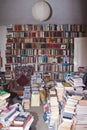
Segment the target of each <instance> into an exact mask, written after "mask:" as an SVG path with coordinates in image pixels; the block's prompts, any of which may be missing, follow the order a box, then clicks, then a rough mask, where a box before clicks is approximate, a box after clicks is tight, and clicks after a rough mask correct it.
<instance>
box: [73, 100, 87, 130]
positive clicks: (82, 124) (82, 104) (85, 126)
mask: <svg viewBox="0 0 87 130" xmlns="http://www.w3.org/2000/svg"><path fill="white" fill-rule="evenodd" d="M76 113H77V115H76V128H75V130H80V129H81V130H87V100H80V101H79V103H78V105H77V109H76Z"/></svg>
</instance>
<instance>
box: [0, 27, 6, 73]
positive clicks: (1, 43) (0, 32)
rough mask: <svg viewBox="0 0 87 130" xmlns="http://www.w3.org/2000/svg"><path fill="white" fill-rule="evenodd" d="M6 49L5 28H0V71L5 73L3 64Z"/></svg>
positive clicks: (4, 62)
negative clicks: (1, 64) (0, 65)
mask: <svg viewBox="0 0 87 130" xmlns="http://www.w3.org/2000/svg"><path fill="white" fill-rule="evenodd" d="M5 48H6V26H0V51H1V57H3V59H2V62H3V67H1V71H5V64H6V58H5V50H6V49H5Z"/></svg>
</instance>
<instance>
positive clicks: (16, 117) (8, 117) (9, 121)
mask: <svg viewBox="0 0 87 130" xmlns="http://www.w3.org/2000/svg"><path fill="white" fill-rule="evenodd" d="M33 120H34V117H33V116H32V114H31V113H30V112H24V110H23V108H22V106H21V104H19V103H16V104H13V105H10V106H8V107H7V108H5V109H3V111H2V112H1V113H0V123H1V125H2V126H3V128H4V127H8V128H9V130H28V129H29V128H30V127H31V125H32V122H33ZM1 125H0V126H1Z"/></svg>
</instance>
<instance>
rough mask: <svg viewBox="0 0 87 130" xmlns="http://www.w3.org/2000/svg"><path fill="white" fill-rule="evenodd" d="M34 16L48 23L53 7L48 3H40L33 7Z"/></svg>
mask: <svg viewBox="0 0 87 130" xmlns="http://www.w3.org/2000/svg"><path fill="white" fill-rule="evenodd" d="M32 14H33V17H34V18H35V19H36V20H39V21H46V20H48V19H49V18H50V16H51V7H50V5H49V4H48V3H47V2H46V1H43V0H41V1H38V2H36V3H35V4H34V5H33V7H32Z"/></svg>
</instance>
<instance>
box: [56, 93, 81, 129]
mask: <svg viewBox="0 0 87 130" xmlns="http://www.w3.org/2000/svg"><path fill="white" fill-rule="evenodd" d="M82 98H83V97H82V96H77V95H72V96H70V97H68V99H67V101H66V104H65V105H64V109H63V112H62V113H61V123H60V125H59V128H58V130H72V127H74V124H75V115H76V106H77V104H78V102H79V100H81V99H82Z"/></svg>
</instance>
